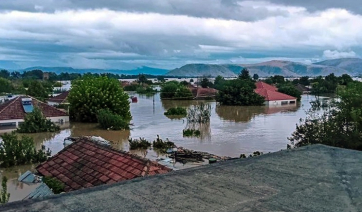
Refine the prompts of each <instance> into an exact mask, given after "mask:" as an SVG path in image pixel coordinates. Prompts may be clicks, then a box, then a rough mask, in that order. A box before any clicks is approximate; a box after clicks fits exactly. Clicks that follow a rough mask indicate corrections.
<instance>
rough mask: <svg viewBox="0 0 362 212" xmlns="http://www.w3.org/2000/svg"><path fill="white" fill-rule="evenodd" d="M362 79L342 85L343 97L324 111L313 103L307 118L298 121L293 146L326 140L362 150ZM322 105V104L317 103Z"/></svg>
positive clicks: (291, 139) (291, 138)
mask: <svg viewBox="0 0 362 212" xmlns="http://www.w3.org/2000/svg"><path fill="white" fill-rule="evenodd" d="M361 93H362V83H360V82H352V83H349V84H348V85H347V86H346V87H345V88H339V90H338V92H337V95H338V98H339V100H338V101H334V102H331V104H330V106H329V107H328V108H327V109H325V110H324V112H323V114H322V115H320V114H319V113H318V111H319V110H320V108H316V107H312V109H311V110H309V112H308V116H307V118H306V119H305V120H302V121H301V123H300V124H299V125H297V127H296V130H295V132H293V134H292V137H290V138H288V139H289V140H290V141H291V145H292V146H293V147H300V146H306V145H310V144H317V143H319V144H325V145H331V146H336V147H341V148H348V149H355V150H362V136H361V135H362V109H361V107H360V106H361V105H362V98H361ZM314 105H320V104H314Z"/></svg>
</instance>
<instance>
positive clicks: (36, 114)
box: [18, 107, 60, 133]
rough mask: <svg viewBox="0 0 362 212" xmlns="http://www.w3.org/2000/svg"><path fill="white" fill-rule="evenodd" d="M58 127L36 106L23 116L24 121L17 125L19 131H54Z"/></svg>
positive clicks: (58, 128)
mask: <svg viewBox="0 0 362 212" xmlns="http://www.w3.org/2000/svg"><path fill="white" fill-rule="evenodd" d="M58 130H60V127H59V126H57V125H55V124H54V123H53V122H52V121H51V120H48V119H46V118H45V116H44V115H43V114H42V112H41V110H40V109H39V108H38V107H34V110H33V111H32V112H31V113H28V114H27V115H26V116H25V119H24V123H21V124H20V125H19V129H18V132H20V133H39V132H56V131H58Z"/></svg>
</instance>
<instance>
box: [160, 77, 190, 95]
mask: <svg viewBox="0 0 362 212" xmlns="http://www.w3.org/2000/svg"><path fill="white" fill-rule="evenodd" d="M192 98H193V95H192V93H191V91H190V89H188V88H187V87H185V86H184V85H182V84H180V83H179V82H177V81H171V82H167V83H165V84H164V85H163V86H162V88H161V99H192Z"/></svg>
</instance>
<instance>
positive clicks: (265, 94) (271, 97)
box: [254, 88, 297, 101]
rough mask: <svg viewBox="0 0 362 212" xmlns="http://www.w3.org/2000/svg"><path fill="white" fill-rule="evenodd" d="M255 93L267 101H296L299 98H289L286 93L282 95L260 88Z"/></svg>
mask: <svg viewBox="0 0 362 212" xmlns="http://www.w3.org/2000/svg"><path fill="white" fill-rule="evenodd" d="M254 91H255V93H257V94H259V95H260V96H263V97H264V98H265V101H277V100H296V99H297V98H295V97H293V96H289V95H287V94H284V93H280V92H278V91H271V90H268V89H265V88H259V89H255V90H254Z"/></svg>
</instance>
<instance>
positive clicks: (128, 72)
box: [21, 66, 169, 75]
mask: <svg viewBox="0 0 362 212" xmlns="http://www.w3.org/2000/svg"><path fill="white" fill-rule="evenodd" d="M35 69H39V70H42V71H44V72H55V73H57V74H59V73H61V72H68V73H81V74H82V73H87V72H91V73H113V74H125V75H137V74H152V75H165V74H166V73H167V72H168V71H169V70H166V69H159V68H152V67H147V66H142V67H139V68H137V69H132V70H120V69H75V68H72V67H42V66H36V67H29V68H26V69H23V70H21V71H31V70H35Z"/></svg>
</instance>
